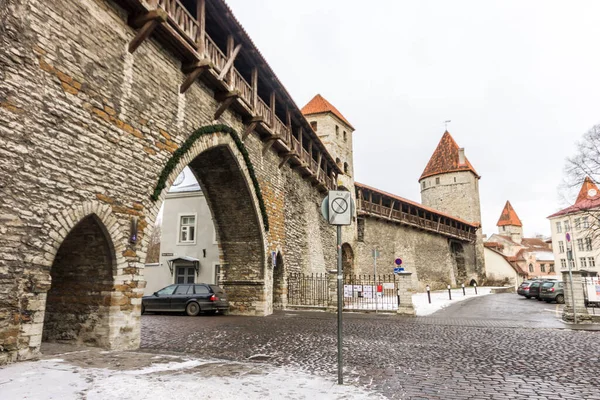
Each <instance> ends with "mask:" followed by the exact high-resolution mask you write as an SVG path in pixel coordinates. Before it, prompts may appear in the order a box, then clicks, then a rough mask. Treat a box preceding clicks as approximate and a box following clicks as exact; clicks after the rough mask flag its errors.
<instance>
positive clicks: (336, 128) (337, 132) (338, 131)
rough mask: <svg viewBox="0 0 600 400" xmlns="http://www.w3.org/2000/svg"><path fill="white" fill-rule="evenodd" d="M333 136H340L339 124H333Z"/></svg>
mask: <svg viewBox="0 0 600 400" xmlns="http://www.w3.org/2000/svg"><path fill="white" fill-rule="evenodd" d="M335 136H336V137H338V136H340V127H339V126H337V125H336V126H335Z"/></svg>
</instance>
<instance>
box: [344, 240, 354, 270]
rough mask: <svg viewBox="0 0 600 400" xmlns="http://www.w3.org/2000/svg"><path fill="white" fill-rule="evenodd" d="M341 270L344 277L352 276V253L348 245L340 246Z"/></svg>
mask: <svg viewBox="0 0 600 400" xmlns="http://www.w3.org/2000/svg"><path fill="white" fill-rule="evenodd" d="M342 268H343V270H344V275H354V273H355V272H354V251H353V250H352V246H350V245H349V244H348V243H344V244H342Z"/></svg>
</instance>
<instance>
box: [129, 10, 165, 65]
mask: <svg viewBox="0 0 600 400" xmlns="http://www.w3.org/2000/svg"><path fill="white" fill-rule="evenodd" d="M167 18H168V15H167V12H166V11H165V10H163V9H160V8H158V9H156V10H151V11H148V12H147V13H146V14H144V15H142V16H140V17H138V18H136V19H135V20H133V21H132V23H131V25H132V26H133V27H134V28H135V27H140V26H141V29H140V30H139V31H138V32H137V33H136V34H135V36H134V38H133V39H132V40H131V42H129V48H128V51H129V52H130V53H132V54H133V52H135V51H136V50H137V48H138V47H139V46H140V45H141V44H142V43H143V42H144V40H146V39H148V38H149V37H150V35H151V34H152V32H153V31H154V29H156V27H157V26H158V25H159V24H162V23H163V22H166V21H167Z"/></svg>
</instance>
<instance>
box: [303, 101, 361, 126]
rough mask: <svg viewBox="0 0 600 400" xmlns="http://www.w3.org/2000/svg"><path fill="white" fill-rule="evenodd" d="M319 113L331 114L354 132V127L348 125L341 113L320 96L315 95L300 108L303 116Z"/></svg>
mask: <svg viewBox="0 0 600 400" xmlns="http://www.w3.org/2000/svg"><path fill="white" fill-rule="evenodd" d="M321 113H332V114H333V115H335V116H336V117H338V118H339V119H340V120H342V122H343V123H345V124H346V125H348V127H349V128H350V129H352V130H354V127H353V126H352V125H351V124H350V122H348V120H347V119H346V118H345V117H344V116H343V115H342V113H341V112H339V111H338V109H337V108H335V107H334V106H333V104H331V103H330V102H328V101H327V100H325V98H324V97H323V96H321V95H320V94H317V95H316V96H315V97H313V98H312V100H311V101H309V102H308V103H307V104H306V105H305V106H304V107H302V114H304V115H311V114H321Z"/></svg>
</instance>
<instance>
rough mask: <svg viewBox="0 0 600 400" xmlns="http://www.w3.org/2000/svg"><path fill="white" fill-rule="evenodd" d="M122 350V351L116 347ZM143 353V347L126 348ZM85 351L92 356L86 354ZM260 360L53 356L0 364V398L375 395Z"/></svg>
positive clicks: (221, 399) (179, 399) (222, 398)
mask: <svg viewBox="0 0 600 400" xmlns="http://www.w3.org/2000/svg"><path fill="white" fill-rule="evenodd" d="M121 354H123V353H121ZM126 354H127V356H128V357H129V356H131V357H136V355H137V356H138V357H143V356H142V353H134V352H131V353H126ZM90 357H93V355H92V354H90ZM336 382H337V381H336V377H334V376H332V377H327V378H323V377H319V376H315V375H309V374H306V373H303V372H299V371H296V370H293V369H289V368H275V367H272V366H268V365H265V364H259V363H239V362H229V361H222V360H218V361H217V360H202V359H196V358H185V359H181V360H178V361H167V362H162V363H161V362H157V363H154V364H152V365H151V366H149V367H145V368H133V369H126V370H123V369H112V368H92V367H88V366H85V365H81V364H79V365H77V363H76V362H69V361H68V360H63V359H58V358H53V359H47V360H40V361H31V362H20V363H16V364H12V365H9V366H5V367H3V368H2V369H0V398H1V399H2V400H21V399H35V400H51V399H57V400H70V399H73V400H75V399H87V400H106V399H110V398H118V399H123V400H127V399H132V400H133V399H136V400H137V399H144V400H152V399H165V398H176V399H177V400H187V399H198V398H210V399H212V400H226V399H227V400H228V399H244V400H252V399H311V398H319V399H379V398H381V397H380V396H379V395H376V394H374V393H370V392H367V391H365V390H363V389H360V388H357V387H353V386H348V385H343V386H340V385H337V383H336Z"/></svg>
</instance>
